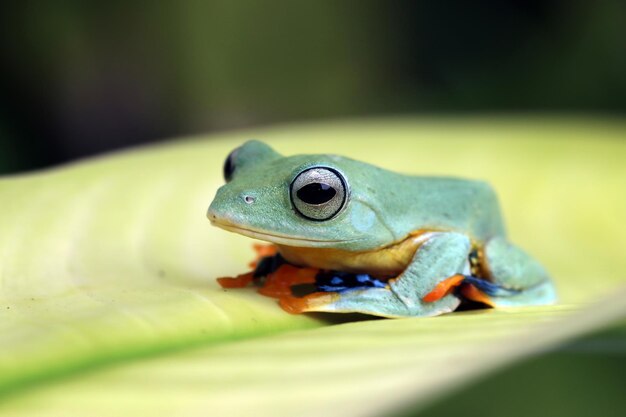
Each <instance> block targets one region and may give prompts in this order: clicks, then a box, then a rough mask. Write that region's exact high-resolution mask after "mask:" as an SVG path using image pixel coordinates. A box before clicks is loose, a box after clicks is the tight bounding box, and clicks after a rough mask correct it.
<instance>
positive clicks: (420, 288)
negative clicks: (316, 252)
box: [281, 233, 470, 317]
mask: <svg viewBox="0 0 626 417" xmlns="http://www.w3.org/2000/svg"><path fill="white" fill-rule="evenodd" d="M469 252H470V241H469V239H468V238H467V236H465V235H462V234H459V233H434V234H433V236H432V237H430V238H429V239H428V240H427V241H426V242H424V243H423V244H422V245H421V246H420V247H419V249H418V250H417V251H416V252H415V255H414V256H413V259H412V260H411V263H410V264H409V265H408V267H407V268H406V269H405V270H404V272H402V274H400V275H399V276H398V277H396V278H394V279H392V280H390V281H389V285H388V286H387V288H368V289H354V290H347V291H343V292H340V293H314V294H310V295H309V296H306V297H304V298H300V299H295V298H291V299H283V300H281V306H282V307H283V308H285V310H287V311H290V312H294V313H296V312H297V313H299V312H305V311H327V312H345V313H348V312H357V313H365V314H373V315H376V316H384V317H405V316H435V315H438V314H443V313H447V312H450V311H453V310H454V309H456V307H457V306H458V305H459V303H460V300H459V298H458V297H457V296H455V295H454V294H448V295H446V296H444V297H442V298H441V299H439V300H437V301H435V302H426V301H424V300H423V298H424V297H425V296H426V295H427V294H428V293H430V292H431V291H432V289H433V288H435V287H436V286H437V284H438V283H439V282H441V281H443V280H445V279H447V278H449V277H451V276H454V275H457V274H460V273H462V272H463V271H464V269H465V267H466V264H467V259H468V255H469Z"/></svg>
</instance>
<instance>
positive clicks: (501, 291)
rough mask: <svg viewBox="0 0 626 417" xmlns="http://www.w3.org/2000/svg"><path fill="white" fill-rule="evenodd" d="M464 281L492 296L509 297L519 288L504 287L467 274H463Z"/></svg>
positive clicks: (518, 291) (515, 293)
mask: <svg viewBox="0 0 626 417" xmlns="http://www.w3.org/2000/svg"><path fill="white" fill-rule="evenodd" d="M463 282H464V283H467V284H472V285H473V286H475V287H476V288H478V289H479V290H480V291H482V292H484V293H485V294H487V295H489V296H492V297H510V296H513V295H517V294H519V293H520V292H521V291H520V290H515V289H512V288H506V287H503V286H501V285H498V284H494V283H493V282H489V281H486V280H484V279H482V278H477V277H473V276H469V275H465V279H464V280H463Z"/></svg>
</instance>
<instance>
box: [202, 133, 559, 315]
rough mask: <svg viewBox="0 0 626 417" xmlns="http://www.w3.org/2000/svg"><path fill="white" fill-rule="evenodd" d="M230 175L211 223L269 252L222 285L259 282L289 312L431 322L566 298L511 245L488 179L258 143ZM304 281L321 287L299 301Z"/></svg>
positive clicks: (237, 157) (241, 153)
mask: <svg viewBox="0 0 626 417" xmlns="http://www.w3.org/2000/svg"><path fill="white" fill-rule="evenodd" d="M223 175H224V180H225V184H224V185H222V186H221V187H219V189H218V190H217V192H216V194H215V197H214V199H213V200H212V202H211V203H210V205H209V208H208V210H207V217H208V219H209V220H210V222H211V224H212V225H214V226H217V227H219V228H221V229H224V230H226V231H229V232H234V233H238V234H240V235H244V236H247V237H250V238H253V239H257V240H261V241H265V242H268V243H269V244H270V245H271V246H270V247H265V248H263V247H257V249H258V251H259V252H260V253H261V254H262V255H264V256H261V257H260V261H259V262H257V263H254V264H252V266H254V267H255V270H254V271H252V272H250V273H247V274H244V275H242V276H239V278H238V279H235V278H223V279H221V280H220V281H221V284H222V286H223V287H225V288H232V287H239V286H246V285H257V286H259V287H260V290H259V292H261V293H263V290H264V289H265V290H267V292H268V293H269V295H270V296H272V295H273V296H275V298H278V300H279V304H280V306H281V307H282V308H283V309H284V310H286V311H288V312H290V313H293V314H301V313H311V312H325V313H328V312H330V313H362V314H368V315H373V316H380V317H388V318H401V317H427V316H437V315H440V314H444V313H450V312H453V311H455V310H456V309H457V308H459V306H462V305H465V303H467V302H469V303H481V304H483V305H485V306H488V307H496V308H500V307H518V306H536V305H546V304H553V303H555V302H556V300H557V294H556V289H555V286H554V283H553V281H552V279H551V278H550V276H549V274H548V273H547V271H546V269H545V268H544V267H543V266H542V265H541V264H540V263H539V262H538V261H537V260H536V259H535V258H534V257H532V256H531V255H529V254H528V253H527V252H525V251H524V250H523V249H521V248H520V247H518V246H517V245H515V244H514V243H512V242H510V241H509V239H508V237H507V234H506V231H505V226H504V221H503V217H502V214H501V210H500V206H499V202H498V199H497V196H496V193H495V191H494V189H493V188H492V187H491V186H490V185H489V184H488V183H487V182H485V181H481V180H476V179H464V178H455V177H445V176H417V175H409V174H405V173H398V172H394V171H392V170H388V169H384V168H381V167H377V166H375V165H372V164H369V163H366V162H361V161H358V160H355V159H351V158H349V157H345V156H339V155H334V154H300V155H291V156H283V155H281V154H280V153H278V152H277V151H275V150H274V149H273V148H272V147H270V146H269V145H267V144H265V143H264V142H261V141H258V140H250V141H248V142H246V143H244V144H243V145H241V146H239V147H237V148H236V149H235V150H233V151H232V152H231V153H230V154H229V155H228V156H227V158H226V160H225V162H224V166H223ZM277 270H278V272H280V273H278V272H277ZM277 275H280V284H281V285H280V288H281V291H279V292H278V295H277V294H272V291H271V287H272V285H273V286H274V288H275V287H276V282H273V283H272V282H270V281H272V280H271V279H270V280H267V279H266V281H265V282H263V279H264V278H267V277H268V276H269V277H275V276H277ZM242 277H243V279H242ZM229 280H230V281H229ZM274 281H276V280H274ZM320 282H321V283H320ZM229 283H230V284H229ZM303 285H304V286H306V285H309V287H310V286H311V285H313V289H312V290H310V291H309V292H308V293H305V294H303V295H302V294H301V295H298V294H296V291H294V289H296V288H298V287H302V286H303ZM266 295H267V294H266Z"/></svg>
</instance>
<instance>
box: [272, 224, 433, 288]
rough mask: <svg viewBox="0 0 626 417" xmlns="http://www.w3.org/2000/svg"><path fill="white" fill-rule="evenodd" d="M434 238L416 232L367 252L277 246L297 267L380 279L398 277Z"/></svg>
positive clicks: (423, 232)
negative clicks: (357, 274) (421, 248)
mask: <svg viewBox="0 0 626 417" xmlns="http://www.w3.org/2000/svg"><path fill="white" fill-rule="evenodd" d="M431 236H432V232H431V231H428V230H416V231H414V232H411V233H410V234H409V235H408V236H407V237H406V238H404V239H403V240H401V241H399V242H395V243H392V244H390V245H387V246H385V247H382V248H379V249H373V250H367V251H349V250H343V249H335V248H313V247H298V246H295V245H281V244H278V245H277V246H278V252H279V253H280V254H281V255H282V257H283V258H284V259H285V260H286V261H287V262H289V263H291V264H294V265H298V266H303V267H311V268H318V269H325V270H330V271H344V272H352V273H367V274H370V275H374V276H377V277H394V276H397V275H398V274H400V273H401V272H402V271H404V270H405V269H406V267H407V266H408V265H409V263H410V262H411V260H412V259H413V255H414V254H415V252H416V251H417V249H418V248H419V247H420V246H421V245H422V244H423V243H424V242H426V241H427V240H428V239H429V238H430V237H431Z"/></svg>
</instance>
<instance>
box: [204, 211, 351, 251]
mask: <svg viewBox="0 0 626 417" xmlns="http://www.w3.org/2000/svg"><path fill="white" fill-rule="evenodd" d="M208 217H209V220H210V221H211V224H212V225H213V226H217V227H219V228H220V229H224V230H227V231H229V232H233V233H238V234H240V235H244V236H248V237H251V238H253V239H259V240H264V241H266V242H271V243H277V244H279V245H286V246H302V247H306V246H319V245H323V244H333V243H344V242H349V240H328V239H311V238H307V237H301V236H289V235H283V234H279V233H275V232H272V233H269V232H266V231H261V230H255V229H251V228H246V227H242V226H240V225H235V224H233V223H230V222H227V221H224V220H222V219H218V218H217V217H214V216H208Z"/></svg>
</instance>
